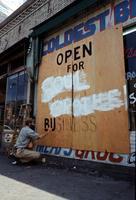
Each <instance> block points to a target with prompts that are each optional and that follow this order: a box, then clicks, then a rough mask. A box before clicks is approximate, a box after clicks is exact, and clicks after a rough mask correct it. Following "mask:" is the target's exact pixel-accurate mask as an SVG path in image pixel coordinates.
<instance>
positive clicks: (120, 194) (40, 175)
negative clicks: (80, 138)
mask: <svg viewBox="0 0 136 200" xmlns="http://www.w3.org/2000/svg"><path fill="white" fill-rule="evenodd" d="M0 199H1V200H134V199H135V197H134V184H133V183H132V182H127V181H124V180H114V179H113V178H111V177H108V176H98V175H88V174H82V173H77V172H76V171H71V170H68V169H67V170H66V169H59V168H56V167H49V166H45V165H33V166H12V165H11V164H10V160H9V159H8V158H6V156H4V155H0Z"/></svg>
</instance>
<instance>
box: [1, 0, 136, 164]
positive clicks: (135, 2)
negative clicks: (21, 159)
mask: <svg viewBox="0 0 136 200" xmlns="http://www.w3.org/2000/svg"><path fill="white" fill-rule="evenodd" d="M36 2H37V5H36ZM36 2H35V1H27V2H26V4H24V6H23V7H21V8H20V9H22V12H21V13H20V17H21V15H22V16H23V13H25V15H26V17H24V18H23V19H22V21H21V22H20V23H19V22H18V23H17V24H16V26H15V27H14V26H13V24H14V23H13V22H14V21H15V20H17V19H19V18H18V17H19V14H18V13H17V14H16V18H15V17H14V16H13V19H12V20H11V21H9V22H8V24H7V25H6V26H5V25H3V27H2V28H1V30H2V31H1V44H2V45H1V47H0V51H1V54H0V59H1V60H2V62H1V63H2V64H1V67H0V70H1V76H0V81H1V83H4V84H0V87H1V89H0V91H1V102H0V103H1V108H0V109H1V110H2V109H3V110H5V115H4V116H3V115H2V111H1V118H3V119H4V124H6V125H8V126H10V127H11V126H12V128H17V127H19V125H18V124H19V122H20V123H21V122H22V121H21V120H25V119H26V117H28V116H32V115H33V116H35V118H36V129H37V131H38V132H39V133H40V134H42V133H47V134H46V137H45V138H44V139H42V140H41V141H39V144H38V145H37V147H36V149H37V151H40V152H41V153H43V154H47V155H53V156H59V157H66V158H74V159H80V160H84V161H93V162H100V163H107V164H113V165H121V166H127V167H134V163H135V135H136V85H135V84H136V83H135V80H136V50H135V40H136V0H120V1H118V0H117V1H101V2H100V1H96V0H93V1H89V0H84V1H60V0H58V1H53V0H52V1H36ZM29 3H30V4H29ZM34 5H35V7H34ZM36 6H37V8H36ZM30 8H31V9H30ZM32 9H34V10H33V11H31V10H32ZM27 12H30V13H31V14H30V13H29V14H28V13H27ZM14 15H15V14H14ZM5 23H6V22H5ZM9 25H10V26H11V27H12V28H11V29H8V26H9ZM6 27H7V29H8V31H7V32H6V34H5V32H4V31H5V30H6ZM13 27H14V28H13ZM11 36H13V37H11ZM5 38H6V39H7V41H8V42H7V44H6V39H5ZM9 38H12V39H9ZM4 46H5V47H4ZM15 49H16V51H17V52H15ZM13 50H14V51H13ZM19 55H20V57H19ZM7 57H8V59H7ZM10 57H11V58H12V59H9V58H10ZM13 58H14V59H13ZM7 60H8V62H7ZM4 66H7V67H4ZM4 70H6V71H4ZM3 72H4V73H3ZM26 113H27V114H26ZM12 121H13V122H12ZM11 122H12V123H11Z"/></svg>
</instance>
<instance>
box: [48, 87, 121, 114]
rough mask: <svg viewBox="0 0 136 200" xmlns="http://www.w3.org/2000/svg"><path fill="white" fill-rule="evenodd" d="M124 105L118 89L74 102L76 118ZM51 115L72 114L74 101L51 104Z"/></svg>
mask: <svg viewBox="0 0 136 200" xmlns="http://www.w3.org/2000/svg"><path fill="white" fill-rule="evenodd" d="M123 105H124V102H123V100H121V92H120V91H119V90H118V89H114V90H110V91H108V92H104V93H99V94H93V95H91V96H85V97H81V98H75V99H74V101H73V111H74V112H73V115H74V116H75V117H78V116H85V115H89V114H91V113H94V112H95V111H110V110H113V109H116V108H120V107H121V106H123ZM49 109H50V114H51V115H52V116H53V117H58V116H61V115H71V114H72V99H71V98H66V99H63V100H57V101H55V102H53V103H49Z"/></svg>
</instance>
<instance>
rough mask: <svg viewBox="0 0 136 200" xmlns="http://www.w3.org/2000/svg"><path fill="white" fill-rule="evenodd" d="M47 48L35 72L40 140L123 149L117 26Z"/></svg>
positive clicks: (121, 67)
mask: <svg viewBox="0 0 136 200" xmlns="http://www.w3.org/2000/svg"><path fill="white" fill-rule="evenodd" d="M78 34H80V33H78ZM50 49H51V52H50V53H48V54H47V55H45V56H43V59H42V63H41V66H40V72H39V82H38V112H37V128H38V132H39V133H45V132H47V136H46V137H45V138H44V139H43V140H41V141H40V144H44V145H47V146H53V147H67V148H73V149H80V150H94V151H109V152H116V153H127V152H128V151H129V141H128V137H129V135H128V114H127V110H126V109H125V104H126V97H125V92H124V88H125V69H124V54H123V39H122V29H121V27H115V28H113V29H107V30H106V31H103V32H101V33H97V34H96V35H95V36H92V37H87V38H86V39H83V40H80V41H78V42H75V43H72V44H70V45H68V46H66V47H63V48H60V49H58V50H56V51H53V49H52V46H50Z"/></svg>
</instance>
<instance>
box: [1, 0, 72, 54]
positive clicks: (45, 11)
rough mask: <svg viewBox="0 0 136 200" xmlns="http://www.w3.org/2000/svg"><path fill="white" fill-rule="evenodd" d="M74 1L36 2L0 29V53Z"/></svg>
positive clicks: (46, 0)
mask: <svg viewBox="0 0 136 200" xmlns="http://www.w3.org/2000/svg"><path fill="white" fill-rule="evenodd" d="M74 1H76V0H37V1H33V3H32V4H30V5H29V6H28V7H27V8H26V9H25V10H23V11H22V12H21V13H19V14H18V15H17V16H16V17H14V18H13V19H12V20H11V21H9V22H8V23H7V24H5V26H3V27H2V28H1V29H0V53H2V52H3V51H5V50H6V49H8V48H9V47H11V46H12V45H14V44H15V43H17V42H18V41H20V40H21V39H22V38H24V37H28V35H29V34H30V33H31V28H33V27H34V26H36V25H38V24H40V23H41V22H43V21H45V20H47V19H49V18H50V17H51V16H53V15H54V14H56V13H57V12H59V11H60V10H62V9H63V8H65V7H66V6H68V5H70V4H71V3H72V2H74Z"/></svg>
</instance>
